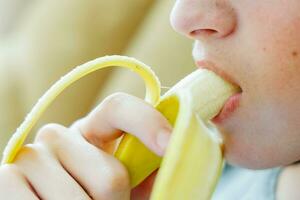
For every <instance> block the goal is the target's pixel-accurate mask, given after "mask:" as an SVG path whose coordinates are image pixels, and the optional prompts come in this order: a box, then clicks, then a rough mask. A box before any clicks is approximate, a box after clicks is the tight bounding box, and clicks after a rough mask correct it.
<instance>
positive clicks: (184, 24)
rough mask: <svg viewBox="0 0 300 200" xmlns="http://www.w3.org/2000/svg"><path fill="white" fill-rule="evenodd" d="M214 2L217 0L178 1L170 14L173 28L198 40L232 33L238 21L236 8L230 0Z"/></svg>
mask: <svg viewBox="0 0 300 200" xmlns="http://www.w3.org/2000/svg"><path fill="white" fill-rule="evenodd" d="M216 1H217V2H218V1H219V0H216ZM212 2H215V1H208V0H190V1H184V0H182V1H177V2H176V3H175V6H174V7H173V10H172V12H171V15H170V22H171V25H172V27H173V29H174V30H175V31H177V32H179V33H181V34H183V35H185V36H187V37H189V38H192V39H196V40H201V39H205V38H211V37H214V38H221V37H225V36H227V35H229V34H230V33H232V32H233V31H234V30H235V27H236V21H237V20H236V15H235V12H234V10H233V9H232V7H231V6H230V5H228V4H229V3H228V1H226V2H227V3H222V4H221V3H219V4H217V3H216V2H215V3H212ZM222 2H224V1H222ZM216 5H217V6H216Z"/></svg>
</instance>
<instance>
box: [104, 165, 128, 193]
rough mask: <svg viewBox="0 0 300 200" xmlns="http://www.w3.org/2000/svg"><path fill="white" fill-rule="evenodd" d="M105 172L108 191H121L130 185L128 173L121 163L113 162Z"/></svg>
mask: <svg viewBox="0 0 300 200" xmlns="http://www.w3.org/2000/svg"><path fill="white" fill-rule="evenodd" d="M110 169H111V170H109V172H108V173H107V174H106V182H107V186H109V188H107V190H108V191H109V192H122V191H124V190H127V189H128V188H129V187H130V181H129V174H128V171H127V169H126V168H125V166H123V165H122V164H113V167H111V168H110Z"/></svg>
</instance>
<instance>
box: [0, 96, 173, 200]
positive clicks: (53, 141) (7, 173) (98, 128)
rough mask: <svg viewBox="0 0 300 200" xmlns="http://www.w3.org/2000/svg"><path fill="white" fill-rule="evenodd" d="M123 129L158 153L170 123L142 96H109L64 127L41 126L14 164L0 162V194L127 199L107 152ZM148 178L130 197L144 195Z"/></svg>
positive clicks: (124, 179)
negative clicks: (80, 117)
mask: <svg viewBox="0 0 300 200" xmlns="http://www.w3.org/2000/svg"><path fill="white" fill-rule="evenodd" d="M123 131H124V132H129V133H131V134H133V135H135V136H136V137H138V138H139V139H140V140H141V141H142V142H143V143H144V144H145V145H146V146H148V147H149V148H150V149H151V150H153V151H154V152H155V153H157V154H158V155H163V153H164V148H165V146H166V144H167V141H168V138H169V135H170V132H171V126H170V124H169V123H168V121H167V120H166V119H165V118H164V117H163V115H162V114H161V113H159V112H158V111H157V110H155V109H154V108H153V107H152V106H151V105H149V104H147V103H145V102H144V101H143V100H141V99H138V98H136V97H133V96H130V95H127V94H124V93H116V94H114V95H111V96H109V97H108V98H106V99H105V100H104V101H103V102H102V103H101V104H100V105H99V106H98V107H97V108H95V109H94V110H93V111H92V112H91V113H90V114H89V115H87V116H86V117H84V118H82V119H80V120H78V121H76V122H75V123H74V124H73V125H72V126H71V127H69V128H66V127H64V126H61V125H58V124H48V125H46V126H44V127H42V128H41V129H40V130H39V131H38V133H37V136H36V138H35V140H34V143H33V144H27V145H25V146H24V147H23V148H22V149H21V151H20V152H19V154H18V155H17V157H16V159H15V161H14V163H12V164H6V165H3V166H1V167H0V196H1V199H6V200H9V199H22V200H24V199H46V200H48V199H49V200H51V199H66V200H68V199H72V200H75V199H78V200H84V199H95V200H97V199H99V200H100V199H101V200H103V199H105V200H121V199H122V200H127V199H130V193H131V190H130V186H129V185H130V180H129V175H128V172H127V170H126V168H125V167H124V166H123V164H122V163H121V162H120V161H119V160H117V159H116V158H114V157H113V156H112V155H111V153H112V152H113V150H114V148H115V147H116V145H117V142H118V138H119V137H120V136H121V135H122V133H123ZM154 177H155V173H153V174H152V175H151V176H150V177H148V178H147V179H146V180H145V181H144V182H143V183H142V184H141V185H139V186H137V187H136V188H135V189H134V190H133V191H132V195H131V199H134V200H140V199H148V198H149V194H150V191H151V187H152V183H153V180H154Z"/></svg>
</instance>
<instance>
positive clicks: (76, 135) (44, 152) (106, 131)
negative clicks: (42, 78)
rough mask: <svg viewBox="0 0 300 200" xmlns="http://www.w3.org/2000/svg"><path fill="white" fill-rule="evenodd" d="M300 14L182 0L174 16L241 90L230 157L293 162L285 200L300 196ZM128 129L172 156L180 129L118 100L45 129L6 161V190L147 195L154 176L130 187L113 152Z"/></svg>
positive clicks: (231, 124) (280, 6)
mask: <svg viewBox="0 0 300 200" xmlns="http://www.w3.org/2000/svg"><path fill="white" fill-rule="evenodd" d="M299 10H300V1H298V0H272V1H271V0H266V1H259V0H256V1H254V0H242V1H241V0H177V1H176V3H175V5H174V9H173V11H172V13H171V17H170V21H171V25H172V26H173V28H174V29H175V30H176V31H177V32H179V33H180V34H183V35H185V36H186V37H189V38H191V39H193V40H195V45H194V49H193V56H194V58H195V61H198V60H202V59H206V60H209V61H210V62H212V63H214V64H215V65H214V67H213V68H211V70H213V71H216V72H218V73H220V74H221V75H226V76H224V78H225V77H226V79H227V80H229V81H231V82H233V83H235V84H237V85H239V86H240V87H241V89H242V97H241V101H240V104H239V107H238V109H236V110H235V111H234V112H233V113H232V114H231V115H230V116H229V117H228V118H227V119H226V120H224V121H223V122H222V123H219V124H218V125H217V127H218V128H219V130H220V131H221V134H222V135H223V137H224V141H225V157H226V159H227V161H228V162H229V163H231V164H235V165H239V166H242V167H247V168H252V169H263V168H270V167H275V166H287V167H285V169H284V170H283V172H282V174H281V176H280V178H279V182H278V189H277V198H278V199H299V198H300V192H299V190H298V189H297V187H296V186H297V185H299V184H300V181H299V180H300V177H299V174H300V167H299V166H298V165H292V163H294V162H296V161H298V160H300V145H299V144H300V134H298V130H300V118H299V114H300V103H299V101H298V99H299V98H300V84H299V83H300V35H299V32H300V12H299ZM137 122H138V123H137ZM122 131H126V132H130V133H132V134H134V135H136V136H137V137H138V138H140V140H141V141H142V142H144V143H145V144H146V145H147V146H148V147H149V148H150V149H152V150H153V151H154V152H156V153H157V154H159V155H163V152H164V149H165V147H166V145H167V142H168V138H169V135H170V133H171V127H170V125H169V124H168V122H167V121H166V119H165V118H164V117H163V116H162V115H161V114H160V113H158V112H157V111H156V110H155V109H153V108H152V107H151V106H150V105H148V104H147V103H145V102H144V101H143V100H141V99H138V98H136V97H132V96H130V95H127V94H122V93H118V94H114V95H112V96H109V97H108V98H106V99H105V100H104V101H103V102H102V103H101V104H100V105H99V106H98V107H97V108H95V109H94V110H93V111H92V112H91V113H90V114H89V115H87V116H86V117H84V118H82V119H81V120H78V121H77V122H75V123H74V124H73V125H72V126H71V127H63V126H61V125H58V124H49V125H46V126H45V127H43V128H42V129H41V130H40V131H39V132H38V134H37V137H36V139H35V141H34V143H33V144H29V145H26V146H25V147H23V148H22V150H21V152H20V153H19V154H18V156H17V158H16V160H15V162H14V163H13V164H10V165H5V166H1V167H0V196H1V197H3V198H4V199H18V198H19V199H20V198H21V199H38V198H42V199H76V198H77V199H113V200H118V199H122V200H124V199H130V193H131V199H134V200H139V199H147V198H148V196H149V193H150V191H151V185H152V182H153V180H154V178H155V173H154V174H153V175H152V176H150V177H149V178H148V179H147V180H146V181H144V182H143V183H142V184H141V185H140V186H138V187H137V188H135V189H133V190H132V191H130V188H129V178H128V173H127V171H126V169H125V167H124V166H123V165H122V164H121V163H120V162H119V161H118V160H116V159H115V158H114V157H113V156H111V152H112V149H113V148H114V146H115V143H116V141H117V138H119V137H120V136H121V135H122ZM160 134H163V135H162V136H161V135H160ZM158 138H159V139H158ZM41 177H43V178H41ZM11 188H14V189H13V192H11V190H12V189H11Z"/></svg>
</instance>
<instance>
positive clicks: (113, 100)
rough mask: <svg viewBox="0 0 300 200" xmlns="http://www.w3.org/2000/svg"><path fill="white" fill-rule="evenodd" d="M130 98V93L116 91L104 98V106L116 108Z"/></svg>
mask: <svg viewBox="0 0 300 200" xmlns="http://www.w3.org/2000/svg"><path fill="white" fill-rule="evenodd" d="M128 98H129V95H128V94H126V93H123V92H116V93H113V94H111V95H109V96H108V97H106V98H105V99H104V100H103V103H102V106H103V107H108V108H113V109H115V108H116V107H118V106H120V105H121V104H122V103H123V102H124V100H126V99H128Z"/></svg>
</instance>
